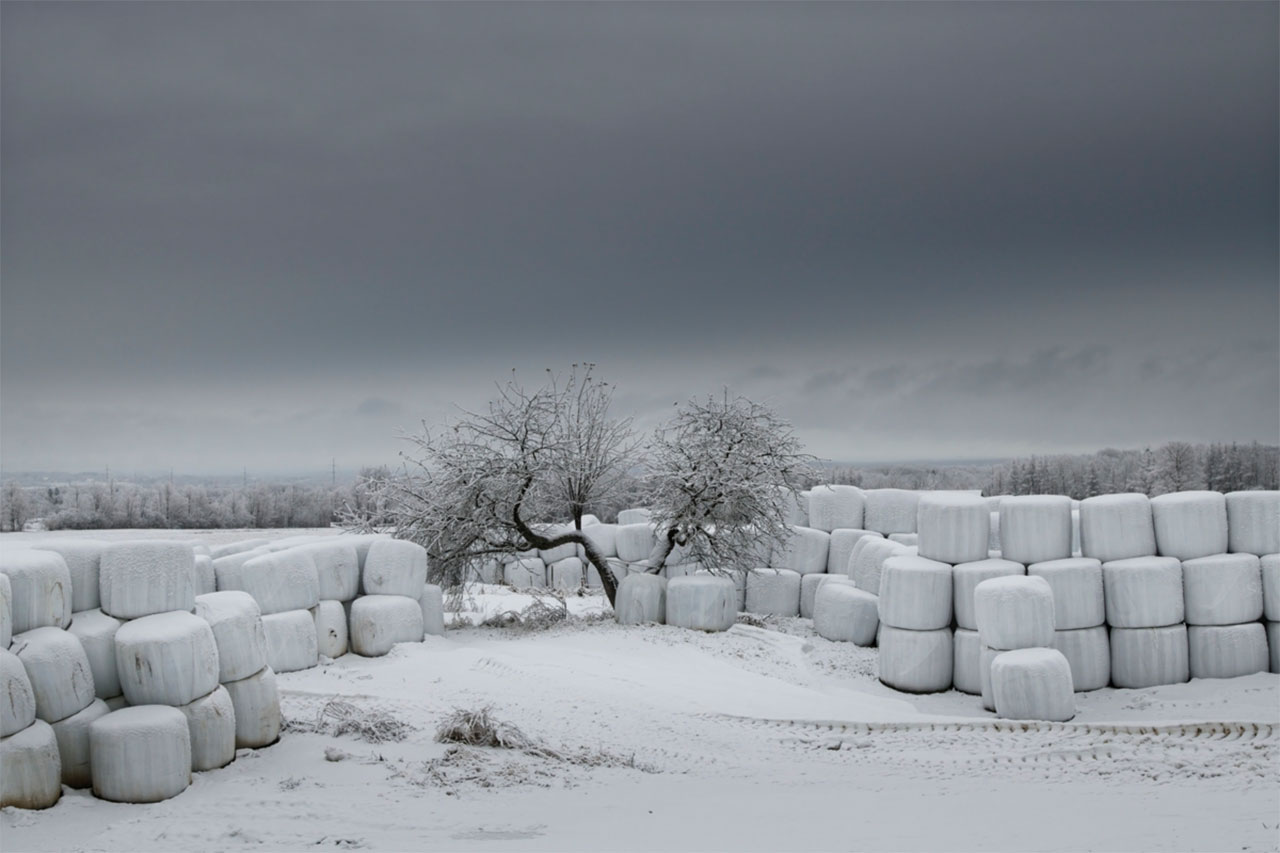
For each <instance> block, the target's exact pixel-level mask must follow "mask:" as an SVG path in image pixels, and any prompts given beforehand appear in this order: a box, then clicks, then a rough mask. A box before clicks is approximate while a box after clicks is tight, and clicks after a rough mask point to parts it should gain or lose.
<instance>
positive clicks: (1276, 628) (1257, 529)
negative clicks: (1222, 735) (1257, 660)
mask: <svg viewBox="0 0 1280 853" xmlns="http://www.w3.org/2000/svg"><path fill="white" fill-rule="evenodd" d="M1226 503H1227V528H1228V543H1227V549H1228V550H1229V551H1230V552H1231V553H1233V554H1252V555H1254V556H1255V557H1258V558H1259V564H1260V565H1259V570H1260V572H1261V576H1262V595H1263V619H1264V620H1266V621H1265V623H1264V626H1265V627H1264V631H1265V632H1266V636H1267V646H1268V648H1269V649H1270V656H1269V668H1270V670H1271V671H1272V672H1280V492H1276V491H1269V492H1263V491H1254V492H1231V493H1229V494H1228V495H1227V496H1226Z"/></svg>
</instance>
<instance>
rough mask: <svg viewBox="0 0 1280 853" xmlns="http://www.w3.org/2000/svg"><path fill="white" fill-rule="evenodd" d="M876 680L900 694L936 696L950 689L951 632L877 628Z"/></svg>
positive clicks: (946, 630)
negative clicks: (932, 694)
mask: <svg viewBox="0 0 1280 853" xmlns="http://www.w3.org/2000/svg"><path fill="white" fill-rule="evenodd" d="M879 643H880V660H879V662H880V680H881V681H882V682H884V683H885V684H887V685H888V686H890V687H892V688H893V689H894V690H901V691H902V692H904V693H939V692H941V691H943V690H950V689H951V675H952V666H954V663H955V658H954V653H953V651H952V646H951V643H952V640H951V629H950V628H940V629H938V630H936V631H908V630H905V629H902V628H894V627H892V626H891V625H881V626H880V637H879Z"/></svg>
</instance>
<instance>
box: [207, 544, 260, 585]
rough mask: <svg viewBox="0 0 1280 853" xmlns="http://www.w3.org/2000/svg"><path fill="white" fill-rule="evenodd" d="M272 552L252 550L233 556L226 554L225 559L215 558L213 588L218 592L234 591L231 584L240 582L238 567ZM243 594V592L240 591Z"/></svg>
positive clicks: (258, 549)
mask: <svg viewBox="0 0 1280 853" xmlns="http://www.w3.org/2000/svg"><path fill="white" fill-rule="evenodd" d="M273 553H275V552H274V551H268V550H267V549H266V548H254V549H253V550H251V551H239V552H237V553H235V554H228V555H227V556H225V557H217V558H215V559H214V561H213V580H214V586H215V587H217V589H218V590H219V591H221V590H232V589H236V588H235V587H233V586H231V584H236V583H239V582H240V567H241V566H243V565H244V564H245V563H247V562H249V561H250V560H252V559H253V558H255V557H261V556H262V555H263V554H273ZM240 591H241V592H243V590H240Z"/></svg>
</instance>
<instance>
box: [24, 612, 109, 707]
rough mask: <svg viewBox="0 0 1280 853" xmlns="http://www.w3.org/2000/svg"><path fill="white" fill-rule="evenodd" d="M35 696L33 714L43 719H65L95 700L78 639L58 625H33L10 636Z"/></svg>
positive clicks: (91, 673) (86, 663) (90, 674)
mask: <svg viewBox="0 0 1280 853" xmlns="http://www.w3.org/2000/svg"><path fill="white" fill-rule="evenodd" d="M11 650H12V651H13V653H14V654H15V655H17V656H18V660H20V661H22V666H23V668H24V669H26V671H27V678H29V679H30V680H31V692H32V693H33V694H35V697H36V716H37V717H39V718H40V719H42V720H44V721H45V722H46V723H56V722H58V721H59V720H65V719H66V718H67V717H70V716H71V715H72V714H77V713H79V712H80V711H83V710H84V709H85V708H87V707H89V703H91V702H92V701H93V700H94V693H93V672H92V670H90V669H89V659H88V658H87V657H85V653H84V648H83V647H82V646H81V645H80V641H79V640H77V639H76V638H75V637H74V636H72V635H71V634H69V633H67V632H66V631H64V630H62V629H61V628H51V627H48V628H35V629H32V630H30V631H26V632H24V633H22V634H18V635H17V636H16V637H14V638H13V646H12V647H11Z"/></svg>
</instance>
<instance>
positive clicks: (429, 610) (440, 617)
mask: <svg viewBox="0 0 1280 853" xmlns="http://www.w3.org/2000/svg"><path fill="white" fill-rule="evenodd" d="M418 606H419V607H420V608H422V632H423V633H424V634H426V635H428V636H432V637H440V636H443V635H444V591H443V590H442V589H440V587H439V586H438V585H436V584H433V583H429V584H426V585H424V586H423V587H422V595H420V596H418Z"/></svg>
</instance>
